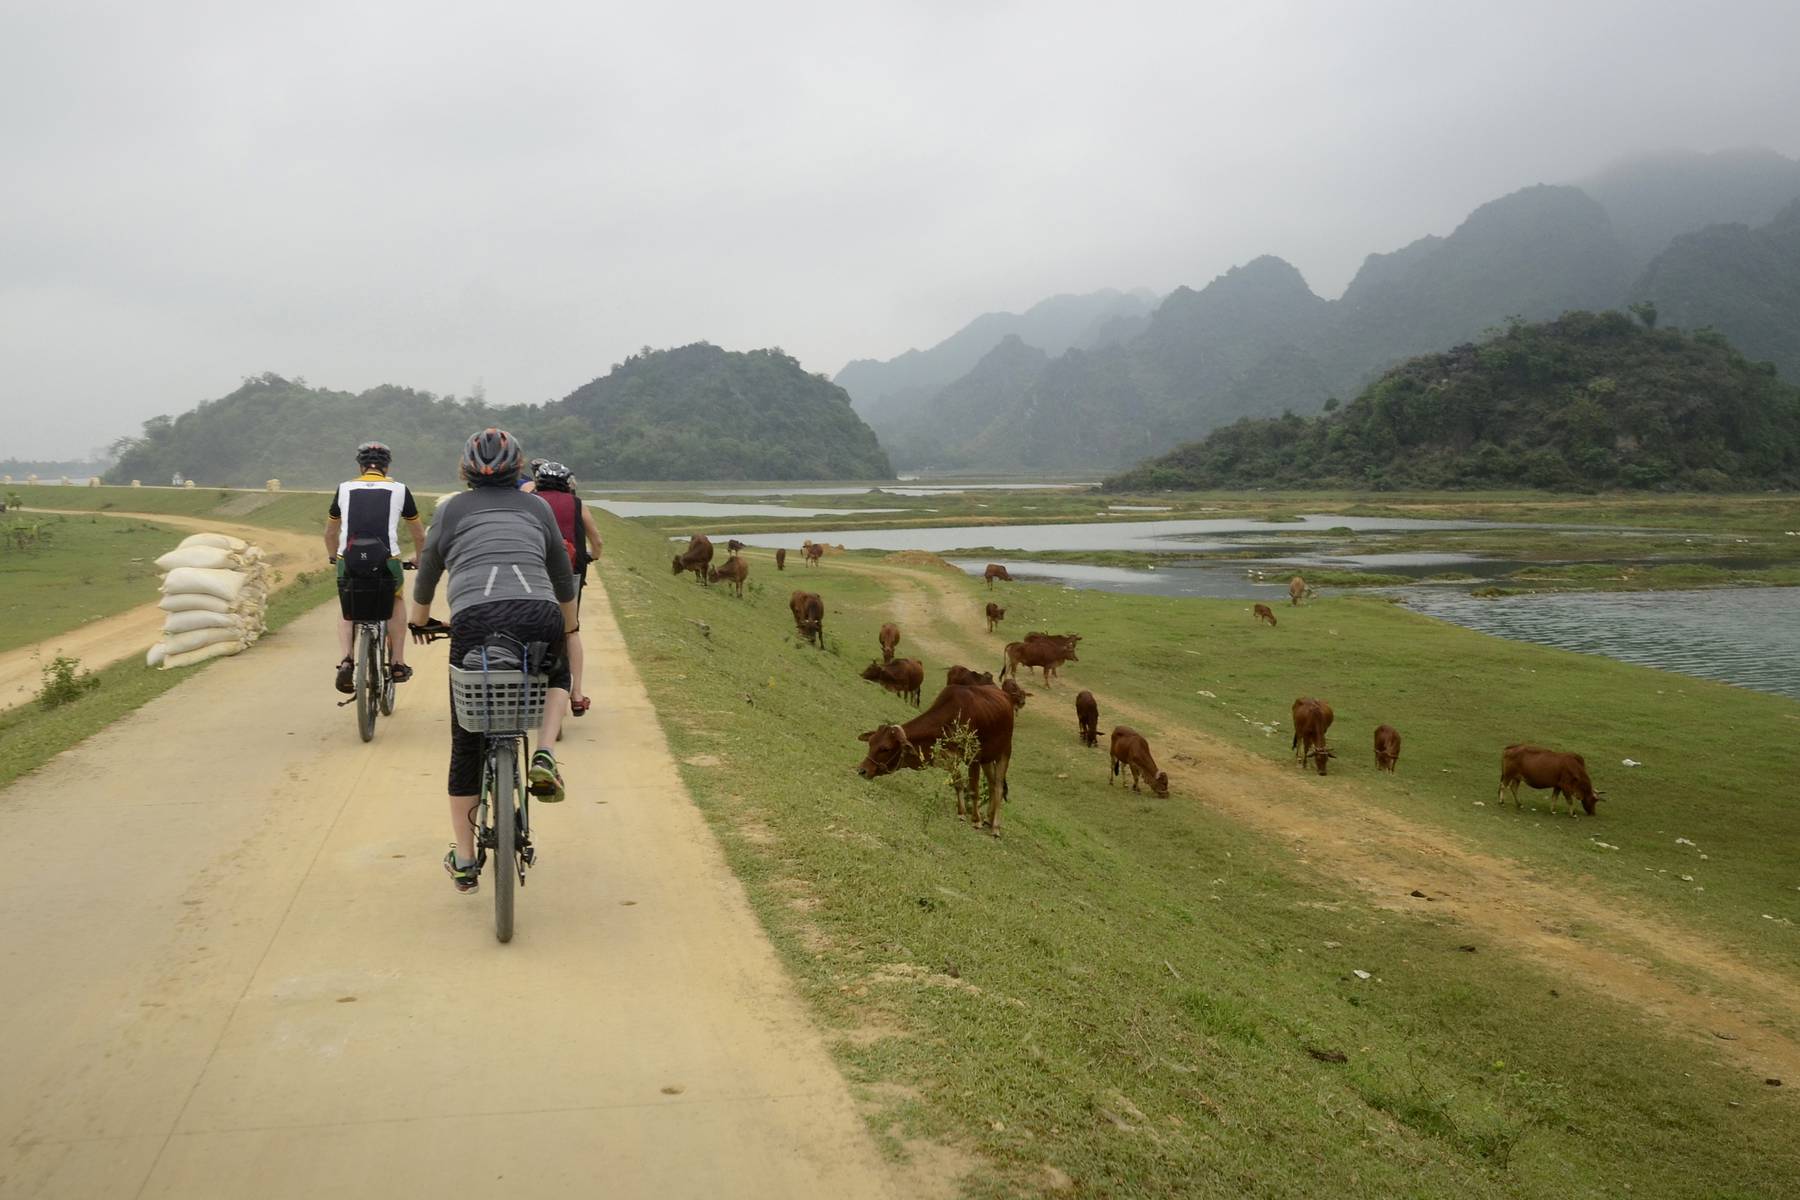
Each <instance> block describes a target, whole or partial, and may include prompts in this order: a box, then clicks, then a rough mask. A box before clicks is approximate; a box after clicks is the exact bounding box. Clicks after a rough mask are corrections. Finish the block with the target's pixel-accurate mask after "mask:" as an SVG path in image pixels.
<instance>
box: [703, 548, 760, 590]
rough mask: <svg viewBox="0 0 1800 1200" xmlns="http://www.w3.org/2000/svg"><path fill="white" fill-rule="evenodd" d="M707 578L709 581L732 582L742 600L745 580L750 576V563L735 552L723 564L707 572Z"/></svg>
mask: <svg viewBox="0 0 1800 1200" xmlns="http://www.w3.org/2000/svg"><path fill="white" fill-rule="evenodd" d="M706 578H707V581H708V582H709V583H720V582H724V583H728V584H730V585H731V586H732V588H734V589H735V590H736V591H737V598H738V599H739V600H742V599H743V598H744V580H746V579H748V578H750V564H749V563H747V562H745V561H744V560H743V559H741V558H739V557H738V556H737V555H735V554H734V555H732V556H731V557H730V558H728V559H726V560H725V562H724V564H723V565H721V566H717V567H714V568H713V569H712V570H711V571H709V572H707V575H706Z"/></svg>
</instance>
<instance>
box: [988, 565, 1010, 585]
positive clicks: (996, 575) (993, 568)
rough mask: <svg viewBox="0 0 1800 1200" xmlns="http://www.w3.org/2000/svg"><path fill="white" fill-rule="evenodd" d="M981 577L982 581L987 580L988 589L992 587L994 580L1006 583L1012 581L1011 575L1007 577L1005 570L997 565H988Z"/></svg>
mask: <svg viewBox="0 0 1800 1200" xmlns="http://www.w3.org/2000/svg"><path fill="white" fill-rule="evenodd" d="M981 577H982V578H983V579H985V580H987V585H988V586H989V587H993V586H994V580H996V579H1004V580H1006V582H1008V583H1011V582H1012V581H1013V577H1012V576H1011V575H1008V574H1007V573H1006V568H1005V567H1003V566H1001V565H1000V564H999V563H989V564H988V565H987V570H986V571H985V572H983V573H982V576H981Z"/></svg>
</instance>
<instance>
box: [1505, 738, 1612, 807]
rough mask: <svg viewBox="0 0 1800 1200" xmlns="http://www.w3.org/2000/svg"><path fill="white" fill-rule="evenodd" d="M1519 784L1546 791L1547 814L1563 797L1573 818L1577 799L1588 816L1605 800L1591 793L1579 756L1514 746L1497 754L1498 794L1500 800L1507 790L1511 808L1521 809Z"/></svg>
mask: <svg viewBox="0 0 1800 1200" xmlns="http://www.w3.org/2000/svg"><path fill="white" fill-rule="evenodd" d="M1520 783H1526V784H1529V785H1530V786H1532V787H1534V788H1536V789H1538V790H1539V791H1542V790H1543V789H1545V788H1549V789H1550V811H1551V812H1555V811H1556V808H1557V801H1559V800H1562V799H1564V798H1567V799H1568V801H1569V815H1570V816H1571V817H1572V816H1574V815H1575V801H1577V800H1580V801H1581V807H1582V809H1583V810H1584V811H1585V812H1586V813H1587V815H1588V816H1590V817H1591V816H1593V815H1594V805H1595V804H1597V803H1599V802H1600V801H1601V800H1604V799H1605V798H1606V797H1605V796H1603V795H1602V794H1601V793H1599V792H1597V791H1595V790H1594V783H1593V781H1592V780H1591V779H1589V778H1588V771H1587V760H1585V759H1583V758H1582V757H1581V755H1579V754H1571V753H1568V752H1567V751H1563V750H1547V749H1545V748H1544V747H1542V746H1531V745H1526V744H1523V743H1515V744H1514V745H1511V746H1508V747H1507V748H1506V749H1505V750H1502V751H1501V752H1500V795H1501V796H1502V797H1504V796H1505V795H1506V793H1507V790H1508V789H1511V791H1512V799H1513V807H1514V808H1520V807H1523V806H1522V805H1520V803H1519V784H1520Z"/></svg>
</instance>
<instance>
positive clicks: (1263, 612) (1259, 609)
mask: <svg viewBox="0 0 1800 1200" xmlns="http://www.w3.org/2000/svg"><path fill="white" fill-rule="evenodd" d="M1250 613H1251V615H1252V616H1254V617H1255V618H1256V619H1257V620H1258V621H1267V622H1268V623H1269V624H1270V625H1271V626H1273V625H1274V624H1275V614H1274V612H1273V611H1272V610H1271V609H1270V608H1269V606H1268V605H1266V604H1258V605H1257V606H1256V607H1255V608H1253V609H1251V610H1250Z"/></svg>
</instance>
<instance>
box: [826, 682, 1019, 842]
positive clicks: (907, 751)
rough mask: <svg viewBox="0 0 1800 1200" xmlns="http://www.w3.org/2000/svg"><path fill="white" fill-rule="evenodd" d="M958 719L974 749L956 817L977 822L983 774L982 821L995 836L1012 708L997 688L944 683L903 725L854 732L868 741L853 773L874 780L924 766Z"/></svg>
mask: <svg viewBox="0 0 1800 1200" xmlns="http://www.w3.org/2000/svg"><path fill="white" fill-rule="evenodd" d="M958 721H961V722H963V723H964V724H966V725H967V726H968V727H969V728H970V729H971V730H973V731H974V733H975V738H976V741H977V743H978V748H977V750H976V753H975V761H974V762H972V763H970V764H969V778H968V783H967V786H966V787H963V788H959V789H958V791H957V795H956V815H957V816H959V817H961V816H964V815H967V816H968V818H969V821H970V823H971V824H973V825H976V826H980V825H981V824H982V820H981V788H980V780H981V777H982V776H983V775H985V776H986V777H987V790H988V811H987V822H986V823H987V827H988V828H989V829H990V830H992V831H993V834H994V836H995V837H999V836H1000V805H1001V802H1002V801H1004V800H1005V799H1006V794H1007V791H1006V768H1007V766H1008V764H1009V763H1010V762H1011V761H1012V738H1013V706H1012V701H1010V700H1008V699H1007V698H1006V694H1005V693H1004V692H1002V691H1001V690H1000V689H999V688H997V687H990V686H988V685H986V684H976V685H974V686H957V685H952V686H950V687H946V688H945V689H944V690H943V691H941V692H939V693H938V694H937V697H936V698H935V699H934V700H932V702H931V707H930V708H928V709H926V710H925V711H924V712H922V713H920V714H919V715H918V716H916V717H914V718H913V719H912V720H910V721H908V722H906V724H904V725H883V726H881V727H880V728H879V729H871V730H870V731H869V732H867V733H864V734H859V735H857V736H858V737H859V738H860V739H861V740H862V741H864V742H867V743H868V753H867V754H865V755H864V757H863V760H862V762H861V763H859V764H858V765H857V768H856V773H857V774H858V775H860V776H862V777H863V778H864V779H878V778H880V777H881V776H883V775H887V774H889V773H891V772H894V771H898V770H900V769H901V768H903V767H906V768H911V769H913V770H918V769H920V768H922V767H925V766H929V765H930V763H931V756H932V751H933V750H934V749H935V748H936V746H937V742H938V739H939V738H941V737H943V736H944V734H946V733H947V732H949V730H950V727H951V726H952V725H954V724H955V723H956V722H958ZM965 801H966V802H967V803H966V805H965Z"/></svg>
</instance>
